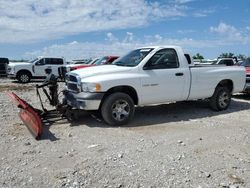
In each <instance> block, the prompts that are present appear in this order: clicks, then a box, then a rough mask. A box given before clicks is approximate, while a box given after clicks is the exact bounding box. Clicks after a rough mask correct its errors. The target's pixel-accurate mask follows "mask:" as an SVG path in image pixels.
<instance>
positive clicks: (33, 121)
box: [7, 92, 43, 140]
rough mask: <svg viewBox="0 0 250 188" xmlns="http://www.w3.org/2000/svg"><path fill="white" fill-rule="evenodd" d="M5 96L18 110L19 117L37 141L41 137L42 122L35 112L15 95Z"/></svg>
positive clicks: (9, 93) (8, 93)
mask: <svg viewBox="0 0 250 188" xmlns="http://www.w3.org/2000/svg"><path fill="white" fill-rule="evenodd" d="M7 95H8V96H9V97H10V98H11V100H12V101H13V102H14V103H15V104H16V105H17V107H18V108H20V112H19V117H20V118H21V120H22V121H23V123H24V124H25V125H26V127H27V128H28V130H29V131H30V133H31V134H32V136H33V137H34V138H35V139H37V140H38V139H39V138H40V137H41V135H42V132H43V128H42V120H41V117H40V115H39V113H38V112H37V110H35V109H34V108H33V107H32V106H31V105H30V104H28V103H27V102H26V101H24V100H23V99H21V98H20V97H18V96H17V95H16V94H15V93H13V92H7Z"/></svg>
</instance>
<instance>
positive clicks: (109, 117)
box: [101, 93, 135, 126]
mask: <svg viewBox="0 0 250 188" xmlns="http://www.w3.org/2000/svg"><path fill="white" fill-rule="evenodd" d="M134 111H135V107H134V101H133V100H132V99H131V97H130V96H129V95H127V94H125V93H113V94H111V95H109V96H108V97H107V98H106V99H105V100H104V102H103V104H102V107H101V114H102V117H103V119H104V121H105V122H106V123H107V124H109V125H112V126H119V125H124V124H127V123H128V122H129V121H130V120H131V119H132V117H133V116H134Z"/></svg>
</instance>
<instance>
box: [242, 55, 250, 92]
mask: <svg viewBox="0 0 250 188" xmlns="http://www.w3.org/2000/svg"><path fill="white" fill-rule="evenodd" d="M240 66H244V67H245V69H246V86H245V89H244V92H245V93H250V57H248V58H247V59H246V60H245V61H243V62H242V63H241V64H240Z"/></svg>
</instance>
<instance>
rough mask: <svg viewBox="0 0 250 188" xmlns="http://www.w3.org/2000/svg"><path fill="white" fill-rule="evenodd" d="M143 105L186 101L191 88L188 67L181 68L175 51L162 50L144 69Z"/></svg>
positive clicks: (142, 82) (142, 83)
mask: <svg viewBox="0 0 250 188" xmlns="http://www.w3.org/2000/svg"><path fill="white" fill-rule="evenodd" d="M143 75H144V76H143V77H142V79H141V103H142V104H154V103H165V102H173V101H182V100H186V98H187V95H188V92H189V86H190V71H189V68H188V67H185V68H181V67H180V63H179V59H178V56H177V53H176V51H175V50H174V49H171V48H170V49H161V50H159V51H158V52H156V53H155V54H154V55H153V56H152V57H151V58H150V59H149V61H148V62H147V63H146V64H145V66H144V67H143Z"/></svg>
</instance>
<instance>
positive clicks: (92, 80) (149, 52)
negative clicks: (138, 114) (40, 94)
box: [64, 46, 246, 125]
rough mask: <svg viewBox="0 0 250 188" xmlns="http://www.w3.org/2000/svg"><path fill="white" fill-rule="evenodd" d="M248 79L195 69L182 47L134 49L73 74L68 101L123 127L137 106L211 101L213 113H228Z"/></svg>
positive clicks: (230, 71) (227, 71)
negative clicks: (200, 100) (199, 100)
mask: <svg viewBox="0 0 250 188" xmlns="http://www.w3.org/2000/svg"><path fill="white" fill-rule="evenodd" d="M245 79H246V73H245V70H244V68H242V67H238V66H235V67H234V66H232V67H228V66H219V67H218V66H204V67H203V66H194V65H193V63H192V60H191V58H190V56H189V55H188V54H184V52H183V50H182V48H181V47H178V46H154V47H144V48H139V49H135V50H133V51H131V52H129V53H128V54H127V55H125V56H123V57H120V58H119V59H117V60H116V61H115V62H113V64H112V65H104V66H98V67H89V68H85V69H80V70H76V71H72V72H70V73H68V74H67V75H66V85H67V89H66V91H65V93H64V95H65V101H66V102H67V104H68V105H70V106H72V107H73V108H76V109H83V110H100V112H101V115H102V117H103V119H104V121H105V122H106V123H108V124H110V125H123V124H126V123H128V122H129V121H130V120H131V118H132V117H133V115H134V111H135V106H145V105H150V104H162V103H168V102H175V101H186V100H196V99H209V100H210V106H211V107H212V109H214V110H216V111H220V110H225V109H227V108H228V106H229V104H230V101H231V95H232V93H235V92H240V91H242V90H243V89H244V86H245Z"/></svg>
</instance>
